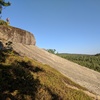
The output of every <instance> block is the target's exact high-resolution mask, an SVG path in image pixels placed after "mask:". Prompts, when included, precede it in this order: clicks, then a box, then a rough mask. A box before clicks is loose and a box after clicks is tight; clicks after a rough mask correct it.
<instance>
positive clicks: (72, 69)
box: [0, 25, 100, 100]
mask: <svg viewBox="0 0 100 100" xmlns="http://www.w3.org/2000/svg"><path fill="white" fill-rule="evenodd" d="M9 29H10V30H9ZM11 30H13V31H11ZM9 34H10V35H11V36H9ZM17 34H18V35H17ZM26 34H27V35H28V37H27V35H26ZM16 36H18V37H16ZM10 37H11V38H10ZM22 39H23V41H24V39H25V41H24V42H23V41H21V40H22ZM30 39H32V41H33V42H32V41H30ZM9 40H10V41H11V42H12V47H13V50H14V51H16V52H17V53H18V54H19V55H20V56H21V58H22V57H25V56H26V57H29V58H31V59H33V60H35V61H39V62H41V63H43V64H44V65H45V66H46V65H49V66H50V67H52V68H51V69H52V70H54V69H56V70H57V71H59V72H60V73H61V74H63V75H64V76H65V77H68V78H69V79H71V80H72V81H73V82H75V83H76V84H79V85H81V86H83V87H85V88H87V89H88V91H90V92H89V93H90V94H91V93H94V94H93V95H94V96H98V98H99V95H100V73H99V72H96V71H93V70H91V69H88V68H86V67H83V66H80V65H78V64H76V63H73V62H71V61H69V60H66V59H63V58H61V57H58V56H56V55H54V54H51V53H48V52H47V51H45V50H43V49H41V48H38V47H37V46H35V38H34V36H33V35H32V34H31V33H30V32H27V31H25V30H22V29H19V28H14V27H11V26H7V28H6V26H2V25H1V26H0V41H1V42H2V43H3V44H4V45H5V43H7V42H8V41H9ZM27 42H28V43H27ZM1 58H2V57H1ZM4 59H5V58H4ZM7 59H8V58H7ZM13 59H14V58H13ZM13 59H10V60H9V61H8V60H7V61H8V62H9V63H5V64H4V66H3V65H1V66H3V67H4V68H5V65H7V66H8V65H11V66H12V64H10V62H11V61H13ZM18 59H20V58H18ZM14 63H15V64H16V60H15V62H14ZM14 63H13V64H14ZM21 64H23V63H21ZM24 64H25V63H24ZM26 65H27V64H26ZM26 65H25V66H26ZM18 66H22V65H20V63H18ZM49 66H47V67H46V68H49ZM27 67H28V66H27ZM1 68H2V67H1ZM22 68H23V66H22ZM53 68H54V69H53ZM18 69H19V68H18ZM44 70H45V68H44ZM48 71H49V70H48ZM19 72H21V71H19ZM49 72H50V71H49ZM31 73H32V72H31ZM50 73H51V72H50ZM33 74H34V73H33ZM33 74H32V75H33ZM17 75H18V74H17ZM41 76H44V74H41ZM45 76H48V74H46V75H45ZM54 76H57V73H56V72H54V74H53V76H52V75H50V76H49V78H44V80H45V81H46V80H47V79H49V80H50V81H51V77H52V78H53V77H54ZM35 78H36V77H35ZM55 79H59V78H58V76H57V77H56V78H54V79H53V83H50V81H49V80H48V81H47V82H46V83H50V84H53V85H54V86H56V85H55V84H54V83H55V82H56V80H55ZM61 79H63V78H62V77H61ZM61 79H60V80H59V81H57V82H58V83H62V81H61ZM65 83H66V81H63V84H65ZM68 83H69V82H68ZM43 84H44V83H43ZM66 85H67V87H69V88H74V89H75V90H79V87H78V88H77V86H75V87H73V86H72V87H71V86H70V85H68V84H66ZM48 86H49V85H48ZM57 86H58V85H57ZM59 87H60V86H59ZM50 88H51V87H50ZM56 88H57V87H55V90H56ZM39 91H40V90H39ZM57 91H60V90H57ZM49 92H50V91H49ZM53 92H54V90H53ZM46 93H47V94H48V92H46ZM60 93H61V92H57V93H56V94H60ZM62 93H63V92H62ZM68 93H69V92H68ZM64 94H66V92H64ZM75 94H77V93H75ZM87 94H88V93H87ZM71 95H72V96H71ZM71 95H70V96H71V97H72V98H73V94H71ZM63 96H64V95H63ZM67 96H68V95H67ZM64 97H66V96H64ZM64 97H63V98H64ZM76 97H77V96H76ZM61 98H62V96H61ZM58 100H62V99H58ZM65 100H66V99H65ZM69 100H71V99H69ZM72 100H78V99H72ZM79 100H80V99H79ZM84 100H85V99H84ZM86 100H87V99H86Z"/></svg>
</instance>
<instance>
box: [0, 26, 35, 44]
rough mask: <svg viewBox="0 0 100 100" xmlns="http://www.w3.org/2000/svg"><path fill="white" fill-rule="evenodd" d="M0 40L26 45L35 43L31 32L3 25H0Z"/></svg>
mask: <svg viewBox="0 0 100 100" xmlns="http://www.w3.org/2000/svg"><path fill="white" fill-rule="evenodd" d="M0 40H1V41H2V42H3V43H5V42H7V41H11V42H15V43H22V44H27V45H35V43H36V41H35V38H34V36H33V34H31V33H30V32H28V31H25V30H22V29H19V28H15V27H11V26H3V25H0Z"/></svg>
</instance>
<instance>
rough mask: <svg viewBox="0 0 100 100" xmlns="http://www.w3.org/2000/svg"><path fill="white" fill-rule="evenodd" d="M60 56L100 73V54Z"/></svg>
mask: <svg viewBox="0 0 100 100" xmlns="http://www.w3.org/2000/svg"><path fill="white" fill-rule="evenodd" d="M58 56H61V57H62V58H65V59H68V60H71V61H73V62H75V63H78V64H80V65H82V66H85V67H88V68H90V69H93V70H95V71H98V72H100V54H97V55H81V54H58Z"/></svg>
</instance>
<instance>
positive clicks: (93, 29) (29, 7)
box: [2, 0, 100, 54]
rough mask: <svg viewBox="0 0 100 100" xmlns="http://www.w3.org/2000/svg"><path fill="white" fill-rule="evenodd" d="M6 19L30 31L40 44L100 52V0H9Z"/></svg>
mask: <svg viewBox="0 0 100 100" xmlns="http://www.w3.org/2000/svg"><path fill="white" fill-rule="evenodd" d="M6 1H10V2H11V3H12V5H11V6H10V7H6V9H4V10H3V12H2V19H4V20H5V19H6V18H7V17H9V18H10V24H11V25H12V26H15V27H19V28H22V29H24V30H27V31H30V32H31V33H33V34H34V36H35V38H36V45H37V46H38V47H40V48H46V49H56V50H57V51H58V52H64V53H81V54H95V53H100V0H6Z"/></svg>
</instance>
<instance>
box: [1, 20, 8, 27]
mask: <svg viewBox="0 0 100 100" xmlns="http://www.w3.org/2000/svg"><path fill="white" fill-rule="evenodd" d="M0 25H6V26H7V25H8V23H7V22H6V21H4V20H1V19H0Z"/></svg>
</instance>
